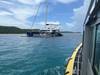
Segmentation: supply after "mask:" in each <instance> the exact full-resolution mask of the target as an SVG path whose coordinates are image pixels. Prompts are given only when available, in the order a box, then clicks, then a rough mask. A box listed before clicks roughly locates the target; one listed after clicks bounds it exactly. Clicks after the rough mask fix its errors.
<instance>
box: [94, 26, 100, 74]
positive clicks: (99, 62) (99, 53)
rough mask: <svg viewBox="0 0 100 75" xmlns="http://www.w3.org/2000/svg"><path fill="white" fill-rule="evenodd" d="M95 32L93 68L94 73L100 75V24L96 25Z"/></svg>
mask: <svg viewBox="0 0 100 75" xmlns="http://www.w3.org/2000/svg"><path fill="white" fill-rule="evenodd" d="M96 34H97V35H96V46H95V61H94V69H95V75H100V25H99V26H98V27H97V32H96Z"/></svg>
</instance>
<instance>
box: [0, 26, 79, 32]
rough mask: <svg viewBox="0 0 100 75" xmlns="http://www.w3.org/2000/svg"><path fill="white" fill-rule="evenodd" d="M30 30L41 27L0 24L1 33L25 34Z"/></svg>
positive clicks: (37, 30)
mask: <svg viewBox="0 0 100 75" xmlns="http://www.w3.org/2000/svg"><path fill="white" fill-rule="evenodd" d="M28 31H33V32H39V31H40V29H21V28H18V27H14V26H0V34H24V33H27V32H28ZM62 33H80V32H70V31H62Z"/></svg>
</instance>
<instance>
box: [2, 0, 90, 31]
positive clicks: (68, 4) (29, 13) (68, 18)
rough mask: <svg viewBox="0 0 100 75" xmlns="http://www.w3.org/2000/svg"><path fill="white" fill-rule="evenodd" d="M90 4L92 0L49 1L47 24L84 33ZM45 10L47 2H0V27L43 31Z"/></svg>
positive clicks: (40, 0) (33, 0) (26, 0)
mask: <svg viewBox="0 0 100 75" xmlns="http://www.w3.org/2000/svg"><path fill="white" fill-rule="evenodd" d="M89 3H90V0H48V16H47V22H48V23H51V24H59V25H60V28H61V29H62V30H64V31H78V32H79V31H82V29H83V26H82V24H83V21H84V18H85V15H86V12H87V10H88V7H89ZM39 7H40V8H39ZM38 8H39V11H38V14H36V12H37V10H38ZM45 9H46V0H0V25H1V26H16V27H19V28H22V29H24V28H25V29H29V28H38V29H39V28H40V29H42V27H43V26H44V22H45ZM36 15H37V17H36V19H35V20H34V18H35V16H36ZM33 22H34V24H33Z"/></svg>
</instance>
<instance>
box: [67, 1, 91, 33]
mask: <svg viewBox="0 0 100 75" xmlns="http://www.w3.org/2000/svg"><path fill="white" fill-rule="evenodd" d="M89 4H90V0H84V4H83V6H81V7H79V8H76V9H73V12H74V16H73V17H71V18H72V20H73V22H71V23H67V24H69V26H70V25H74V26H73V27H71V29H72V30H73V31H82V30H83V22H84V19H85V17H86V13H87V11H88V7H89Z"/></svg>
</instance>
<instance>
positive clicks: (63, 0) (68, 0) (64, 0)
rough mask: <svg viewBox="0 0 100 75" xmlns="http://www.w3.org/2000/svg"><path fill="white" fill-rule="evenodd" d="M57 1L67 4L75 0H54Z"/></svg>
mask: <svg viewBox="0 0 100 75" xmlns="http://www.w3.org/2000/svg"><path fill="white" fill-rule="evenodd" d="M56 1H57V2H60V3H64V4H68V3H72V2H75V1H77V0H56Z"/></svg>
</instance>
